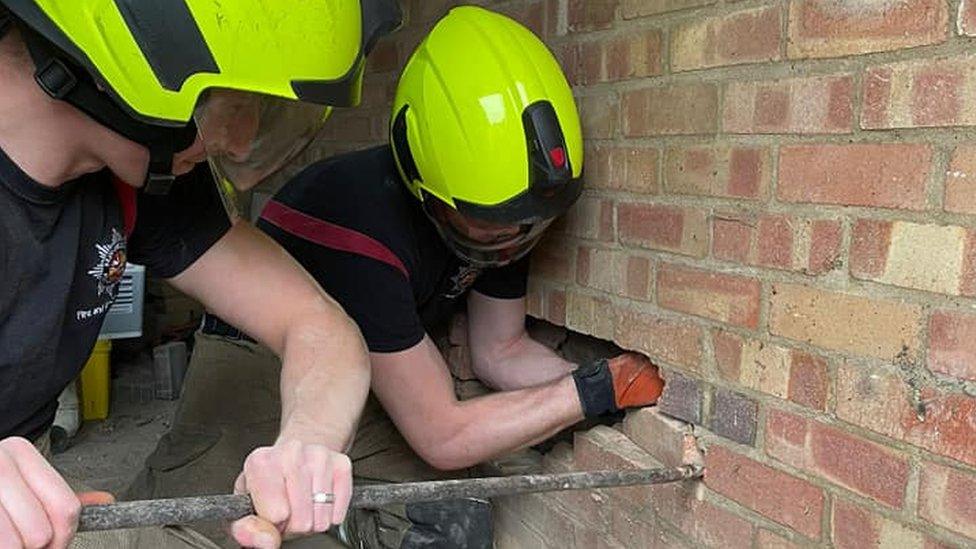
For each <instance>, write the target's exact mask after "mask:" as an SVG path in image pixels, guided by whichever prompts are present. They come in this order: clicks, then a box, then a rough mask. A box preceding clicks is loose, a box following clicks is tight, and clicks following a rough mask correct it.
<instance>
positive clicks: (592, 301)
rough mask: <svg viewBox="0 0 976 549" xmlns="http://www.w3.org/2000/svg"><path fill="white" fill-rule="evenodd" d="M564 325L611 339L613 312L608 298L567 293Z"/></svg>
mask: <svg viewBox="0 0 976 549" xmlns="http://www.w3.org/2000/svg"><path fill="white" fill-rule="evenodd" d="M566 327H567V328H569V329H571V330H576V331H578V332H582V333H584V334H588V335H591V336H594V337H599V338H601V339H613V334H614V313H613V306H612V305H611V304H610V300H608V299H606V298H598V297H593V296H589V295H585V294H580V293H577V292H569V293H567V295H566Z"/></svg>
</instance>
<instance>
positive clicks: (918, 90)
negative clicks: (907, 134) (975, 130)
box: [861, 55, 976, 129]
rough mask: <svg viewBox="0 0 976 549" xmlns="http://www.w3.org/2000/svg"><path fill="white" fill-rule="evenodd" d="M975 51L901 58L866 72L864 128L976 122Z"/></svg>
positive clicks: (956, 124)
mask: <svg viewBox="0 0 976 549" xmlns="http://www.w3.org/2000/svg"><path fill="white" fill-rule="evenodd" d="M974 71H976V55H960V56H955V57H948V58H935V59H931V58H929V59H925V60H919V61H902V62H898V63H892V64H888V65H881V66H876V67H871V68H870V69H868V70H867V71H866V72H865V74H864V99H863V107H862V110H863V114H862V118H861V127H862V128H865V129H890V128H918V127H927V126H972V125H976V113H974V112H973V109H970V108H968V105H971V104H972V102H973V100H974V98H976V75H974Z"/></svg>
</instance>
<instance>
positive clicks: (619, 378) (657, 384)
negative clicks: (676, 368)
mask: <svg viewBox="0 0 976 549" xmlns="http://www.w3.org/2000/svg"><path fill="white" fill-rule="evenodd" d="M573 379H574V381H575V382H576V390H577V392H578V393H579V397H580V403H581V404H582V406H583V414H584V415H586V417H594V416H599V415H603V414H606V413H610V412H616V411H618V410H622V409H625V408H637V407H641V406H649V405H651V404H654V403H655V402H657V399H658V398H659V397H660V396H661V393H662V392H663V391H664V380H663V379H661V376H660V375H658V369H657V366H655V365H653V364H651V361H650V360H648V359H647V357H645V356H644V355H641V354H638V353H624V354H622V355H619V356H616V357H614V358H611V359H609V360H606V359H603V360H598V361H596V362H593V363H590V364H585V365H582V366H580V367H579V368H578V369H577V370H576V371H575V372H573Z"/></svg>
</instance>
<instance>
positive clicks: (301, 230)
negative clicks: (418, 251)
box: [261, 200, 410, 279]
mask: <svg viewBox="0 0 976 549" xmlns="http://www.w3.org/2000/svg"><path fill="white" fill-rule="evenodd" d="M261 219H263V220H265V221H267V222H268V223H271V224H272V225H274V226H275V227H278V228H279V229H281V230H283V231H285V232H286V233H288V234H291V235H294V236H297V237H298V238H301V239H303V240H307V241H309V242H312V243H315V244H318V245H319V246H324V247H326V248H331V249H333V250H339V251H342V252H349V253H354V254H356V255H360V256H363V257H369V258H371V259H375V260H377V261H382V262H383V263H386V264H387V265H389V266H391V267H393V268H394V269H397V270H399V271H400V272H401V273H403V276H405V277H407V278H408V279H409V278H410V274H409V273H408V272H407V268H406V267H405V266H404V265H403V261H400V258H399V257H397V256H396V254H394V253H393V252H391V251H390V249H389V248H387V247H386V246H385V245H383V243H382V242H380V241H378V240H376V239H375V238H372V237H370V236H367V235H365V234H363V233H361V232H358V231H354V230H352V229H348V228H346V227H343V226H341V225H336V224H335V223H329V222H328V221H324V220H322V219H318V218H315V217H312V216H310V215H308V214H305V213H302V212H300V211H298V210H296V209H294V208H290V207H288V206H286V205H284V204H282V203H281V202H278V201H276V200H271V201H269V202H268V205H267V206H265V207H264V211H263V212H262V213H261Z"/></svg>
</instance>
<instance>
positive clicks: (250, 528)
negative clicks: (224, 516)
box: [230, 515, 281, 549]
mask: <svg viewBox="0 0 976 549" xmlns="http://www.w3.org/2000/svg"><path fill="white" fill-rule="evenodd" d="M230 533H231V536H233V538H234V541H236V542H237V543H238V544H239V545H241V546H242V547H258V548H259V549H277V548H278V547H281V533H280V532H278V529H277V528H276V527H275V525H273V524H271V523H270V522H268V521H266V520H263V519H260V518H258V517H256V516H254V515H251V516H249V517H244V518H242V519H240V520H238V521H235V522H234V523H233V524H231V526H230Z"/></svg>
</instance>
